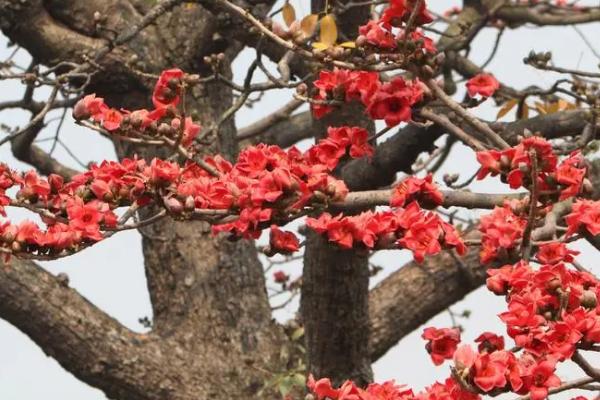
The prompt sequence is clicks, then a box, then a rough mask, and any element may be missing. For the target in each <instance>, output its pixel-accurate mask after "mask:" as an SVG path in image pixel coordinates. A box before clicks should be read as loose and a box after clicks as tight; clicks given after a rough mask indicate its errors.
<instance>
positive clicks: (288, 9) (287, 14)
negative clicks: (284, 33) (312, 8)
mask: <svg viewBox="0 0 600 400" xmlns="http://www.w3.org/2000/svg"><path fill="white" fill-rule="evenodd" d="M281 13H282V14H283V20H284V21H285V24H286V25H287V26H288V27H289V26H290V25H292V23H293V22H294V21H295V20H296V10H294V6H293V5H291V4H290V3H287V2H286V3H285V4H284V5H283V8H282V9H281Z"/></svg>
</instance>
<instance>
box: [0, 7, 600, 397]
mask: <svg viewBox="0 0 600 400" xmlns="http://www.w3.org/2000/svg"><path fill="white" fill-rule="evenodd" d="M292 3H293V4H294V5H295V6H296V13H297V15H299V16H302V15H305V14H306V13H307V12H308V5H307V4H308V3H309V2H308V1H306V0H299V1H292ZM588 3H589V4H596V5H597V1H590V2H588ZM459 4H460V2H459V1H451V0H437V1H433V0H431V1H429V5H430V7H431V8H432V9H434V10H435V11H438V12H442V11H444V10H446V9H449V8H450V7H452V6H455V5H459ZM581 29H582V31H583V32H584V33H585V34H586V36H587V37H588V38H590V39H592V41H594V42H596V43H598V40H597V39H596V38H598V37H600V25H599V24H597V23H596V24H589V25H586V26H583V27H581ZM494 38H495V31H493V30H491V29H486V30H484V31H483V32H482V34H480V35H479V36H478V38H477V40H476V41H475V42H474V46H473V50H472V53H471V54H472V57H473V59H474V60H475V61H476V62H482V61H483V60H485V59H486V58H487V56H488V53H489V49H490V46H491V43H493V40H494ZM6 45H7V41H6V38H4V37H3V36H1V35H0V60H3V59H5V58H6V57H7V56H8V54H10V53H11V52H12V50H13V49H12V48H7V47H6ZM532 49H533V50H536V51H545V50H551V51H552V52H553V54H554V60H555V62H556V63H557V64H558V65H560V66H563V67H567V68H576V67H579V68H582V69H588V70H594V69H597V65H598V62H599V60H598V59H597V58H595V56H594V55H593V54H592V53H591V52H590V51H589V49H588V48H587V47H586V45H585V43H584V42H583V41H582V40H581V38H580V37H579V36H578V35H577V33H576V32H575V30H574V29H572V28H571V27H567V28H543V29H540V28H531V27H525V28H521V29H519V30H515V31H507V32H506V33H505V35H504V37H503V39H502V43H501V46H500V50H499V51H498V54H497V56H496V58H495V60H494V62H492V63H491V64H490V66H489V67H488V71H490V72H493V73H494V74H495V75H496V76H497V77H498V79H500V80H501V81H502V82H504V83H506V84H509V85H511V86H514V87H517V88H519V87H525V86H528V85H531V84H537V85H539V86H542V87H547V86H549V85H551V84H552V83H553V82H554V81H555V79H556V77H557V74H553V73H541V72H539V71H536V70H534V69H532V68H530V67H528V66H526V65H524V64H523V62H522V59H523V57H524V56H526V55H527V54H528V53H529V51H530V50H532ZM597 50H600V43H598V45H597ZM253 56H254V53H253V52H252V51H250V50H247V51H244V52H243V53H242V54H241V55H240V57H239V58H238V60H236V63H235V68H234V69H235V71H236V72H237V73H238V75H241V74H244V73H245V66H246V65H248V63H249V62H250V61H251V60H252V58H253ZM16 60H17V61H18V62H19V63H20V64H21V65H27V63H28V60H29V58H28V56H27V54H26V52H24V51H20V52H19V53H18V54H17V56H16ZM240 79H241V78H239V76H238V81H239V80H240ZM257 79H258V80H261V79H264V76H260V75H258V74H257ZM461 85H462V84H459V86H461ZM43 95H44V93H40V99H43ZM21 96H22V86H21V85H20V84H19V82H13V81H0V101H4V100H14V99H18V98H20V97H21ZM289 99H290V94H289V92H286V91H274V92H269V93H268V94H267V95H265V96H264V98H263V100H262V102H261V103H260V107H254V108H253V109H248V108H246V109H243V110H242V111H241V112H239V113H238V114H237V123H238V126H240V127H241V126H245V125H247V124H249V123H251V122H252V121H254V120H256V119H258V118H260V117H262V116H264V115H265V114H266V113H267V112H268V111H270V110H274V109H276V108H278V107H280V106H281V104H283V103H284V102H287V101H288V100H289ZM496 112H497V109H495V108H494V107H493V105H492V104H487V103H486V104H485V105H483V106H481V107H480V108H479V109H478V113H479V115H480V116H482V117H484V118H489V119H494V117H495V115H496ZM27 117H28V116H27V114H25V113H19V112H16V111H14V110H11V111H4V112H0V123H4V124H8V125H11V126H15V125H23V124H24V123H25V121H26V120H27ZM510 117H511V115H509V116H507V117H506V118H510ZM56 124H57V122H54V123H52V124H50V125H49V126H48V128H47V129H46V130H45V131H44V133H43V134H42V135H41V138H47V137H52V136H53V135H54V133H55V130H56ZM0 135H3V133H0ZM60 137H61V139H62V141H64V143H66V144H67V145H68V147H69V149H70V150H71V151H72V152H73V153H74V155H75V156H76V157H77V158H79V159H80V160H82V161H83V162H84V163H87V162H89V161H99V160H102V159H106V158H110V159H114V150H113V149H112V145H111V144H110V143H109V142H108V141H107V140H105V139H102V138H100V137H99V136H98V135H97V134H95V133H93V132H90V131H86V130H83V129H81V128H80V127H77V126H75V125H74V124H73V123H72V121H71V118H70V116H68V117H67V119H66V122H65V124H64V126H63V128H62V130H61V136H60ZM40 145H42V146H49V142H44V143H40ZM304 145H306V143H304ZM55 154H56V156H57V157H58V158H59V159H61V161H63V162H64V163H65V164H68V165H70V166H72V167H75V168H80V166H79V165H78V162H77V161H75V160H74V159H73V158H72V157H71V156H70V155H69V154H68V153H67V152H66V151H65V149H63V148H62V147H60V146H59V147H57V149H56V151H55ZM0 160H2V161H4V162H7V163H9V164H10V165H11V166H13V167H15V168H21V169H26V168H28V167H27V166H26V165H24V164H22V163H19V162H17V161H16V160H14V158H13V157H12V156H11V154H10V149H9V146H8V145H5V146H3V147H1V148H0ZM476 168H477V166H476V164H475V162H474V155H473V153H472V152H471V151H470V150H468V149H466V148H464V147H463V146H455V148H454V149H453V151H452V154H451V157H450V159H449V161H447V162H446V165H445V167H444V168H443V169H442V170H441V171H440V172H439V173H438V177H440V180H441V176H442V175H443V174H444V173H446V172H450V173H457V172H458V173H460V174H461V176H463V177H467V176H470V174H472V173H473V171H475V170H476ZM472 187H473V189H476V190H479V191H489V192H498V191H501V190H506V188H505V187H503V186H502V185H500V184H499V183H498V181H497V180H493V179H492V180H486V181H484V182H479V183H476V184H474V185H473V186H472ZM467 215H469V214H468V213H467ZM11 217H12V218H14V219H17V220H18V219H20V218H23V217H24V214H23V213H21V212H13V213H11ZM27 217H30V216H27ZM30 218H31V217H30ZM580 249H581V250H583V253H582V255H581V256H580V257H579V259H580V261H582V262H583V263H584V265H586V266H587V267H588V268H591V269H592V270H594V271H596V272H600V268H597V267H596V266H595V265H594V264H593V263H594V262H595V261H597V253H594V252H592V251H591V250H590V249H588V248H583V247H580ZM408 260H410V254H409V253H408V252H407V251H382V252H379V253H378V254H376V255H374V256H373V258H372V261H373V262H374V263H376V264H378V265H381V266H383V267H384V271H383V272H382V273H380V274H379V275H378V276H377V277H375V278H374V279H373V282H372V283H373V284H375V283H376V282H377V281H379V280H381V279H383V278H384V277H385V276H387V275H388V274H390V273H392V272H393V271H395V270H397V269H398V268H399V267H400V266H402V265H403V264H404V263H406V262H407V261H408ZM43 266H44V267H45V268H47V269H48V270H49V271H50V272H52V273H53V274H57V273H59V272H65V273H67V274H68V275H69V278H70V285H71V286H72V287H74V288H76V289H77V290H78V291H79V292H80V293H81V294H82V295H84V296H85V297H86V298H88V299H89V300H90V301H91V302H92V303H94V304H96V305H97V306H98V307H99V308H101V309H102V310H104V311H106V312H107V313H109V314H110V315H112V316H113V317H115V318H116V319H118V320H119V321H120V322H121V323H123V324H124V325H126V326H127V327H129V328H130V329H133V330H137V331H141V330H143V329H144V328H143V327H142V326H141V325H140V324H139V322H138V319H139V318H141V317H146V316H147V317H149V318H151V308H150V302H149V297H148V292H147V289H146V280H145V277H144V271H143V258H142V252H141V245H140V236H139V234H138V233H137V232H131V231H128V232H123V233H119V234H118V235H115V237H113V238H111V239H109V240H106V241H104V242H101V243H99V244H97V245H95V246H93V247H91V248H89V249H87V250H85V251H83V252H82V253H79V254H76V255H74V256H71V257H68V258H65V259H61V260H58V261H53V262H45V263H43ZM285 268H286V269H285V270H286V272H287V273H290V274H292V276H298V275H299V274H300V273H301V265H299V264H294V265H290V266H287V267H285ZM296 305H297V303H294V304H292V306H290V307H289V308H288V309H286V310H285V311H283V312H280V313H279V314H278V315H277V316H278V317H279V318H280V319H285V318H289V317H290V316H291V315H293V312H294V311H295V309H294V307H295V306H296ZM503 305H504V302H503V301H502V299H501V298H498V297H495V296H493V295H492V294H491V293H489V292H487V291H486V290H485V289H484V288H482V289H479V290H477V291H475V292H474V293H472V294H471V295H470V296H468V297H467V298H466V299H465V300H464V301H463V302H461V303H458V304H456V305H454V306H453V307H452V309H453V310H454V311H455V312H459V313H460V312H462V311H463V310H465V309H469V310H471V317H470V318H469V319H467V320H460V322H461V323H462V325H463V327H464V328H465V332H464V334H463V340H464V341H466V342H470V341H472V340H473V339H474V338H475V337H476V336H478V335H479V333H481V331H483V330H492V331H496V332H498V333H504V331H505V330H504V327H503V325H502V324H500V322H499V319H498V318H497V317H496V314H497V313H498V312H500V311H501V309H502V307H503ZM407 307H410V305H407ZM426 325H434V326H438V327H442V326H450V319H449V317H448V314H447V313H443V314H441V315H439V316H438V317H436V318H434V319H433V320H431V321H429V322H428V323H427V324H426ZM421 331H422V329H419V330H417V331H415V332H413V333H412V334H411V335H409V336H407V337H406V338H404V339H403V340H402V341H401V342H400V343H399V344H398V345H397V346H395V347H394V348H393V349H392V350H391V351H389V352H388V353H387V354H386V355H385V356H384V357H382V358H381V359H380V360H379V361H377V362H376V363H375V365H374V370H375V378H376V379H377V380H387V379H396V381H397V382H399V383H406V384H408V385H410V386H411V387H413V388H415V389H416V390H419V389H421V388H423V387H424V386H426V385H428V384H431V383H433V381H434V380H436V379H444V378H445V377H447V376H448V369H447V366H442V367H437V368H436V367H433V366H432V363H431V361H430V360H429V357H428V355H427V354H426V352H425V350H424V343H423V341H422V339H421V338H420V334H421ZM563 372H564V373H563V374H562V375H561V377H563V378H565V379H569V378H571V379H572V378H576V377H579V376H581V374H580V372H579V371H577V370H576V369H571V368H568V369H566V370H565V371H563ZM40 398H43V399H46V400H55V399H56V400H59V399H60V400H80V399H85V400H101V399H105V396H104V395H103V393H102V392H101V391H99V390H97V389H94V388H91V387H89V386H88V385H86V384H85V383H82V382H80V381H78V380H77V379H76V378H75V377H73V376H72V375H71V374H70V373H69V372H66V371H65V370H63V369H62V368H61V367H60V365H59V364H58V363H57V362H56V361H54V360H53V359H52V358H49V357H47V356H45V355H44V353H43V352H42V351H41V349H40V348H39V347H38V346H37V345H35V344H34V343H33V342H32V341H31V340H29V338H28V337H27V336H25V335H24V334H22V333H21V332H20V331H18V330H17V329H16V328H14V327H12V326H11V325H9V324H8V323H6V322H4V321H2V320H0V399H3V400H4V399H8V400H12V399H15V400H17V399H18V400H39V399H40ZM557 398H569V397H568V396H564V397H557Z"/></svg>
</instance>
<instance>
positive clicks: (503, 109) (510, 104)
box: [496, 99, 519, 119]
mask: <svg viewBox="0 0 600 400" xmlns="http://www.w3.org/2000/svg"><path fill="white" fill-rule="evenodd" d="M518 103H519V100H518V99H510V100H509V101H507V102H506V103H504V105H503V106H502V107H501V108H500V110H498V115H496V119H500V118H502V117H504V116H505V115H506V114H508V112H509V111H510V110H512V109H513V108H514V107H515V106H516V105H517V104H518Z"/></svg>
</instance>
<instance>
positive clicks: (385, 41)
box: [357, 20, 396, 49]
mask: <svg viewBox="0 0 600 400" xmlns="http://www.w3.org/2000/svg"><path fill="white" fill-rule="evenodd" d="M358 32H359V33H360V34H361V35H362V37H363V40H366V42H367V43H369V44H370V45H373V46H376V47H379V48H383V49H394V48H396V39H395V38H394V35H392V33H391V32H390V31H388V30H386V29H383V28H382V27H381V25H380V24H379V23H378V22H377V21H373V20H370V21H369V22H368V23H367V24H366V25H363V26H361V27H360V28H359V29H358ZM360 40H361V39H360V37H359V38H358V39H357V41H359V42H360Z"/></svg>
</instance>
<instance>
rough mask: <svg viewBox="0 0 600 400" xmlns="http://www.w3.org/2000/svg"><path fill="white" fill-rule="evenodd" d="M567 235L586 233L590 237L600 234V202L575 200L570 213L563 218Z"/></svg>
mask: <svg viewBox="0 0 600 400" xmlns="http://www.w3.org/2000/svg"><path fill="white" fill-rule="evenodd" d="M565 222H566V223H567V227H568V229H567V235H571V234H573V233H576V232H580V231H583V232H587V233H589V234H590V235H592V236H596V235H598V234H600V201H592V200H577V201H576V202H575V203H573V207H572V209H571V213H570V214H569V215H567V216H566V217H565Z"/></svg>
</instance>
